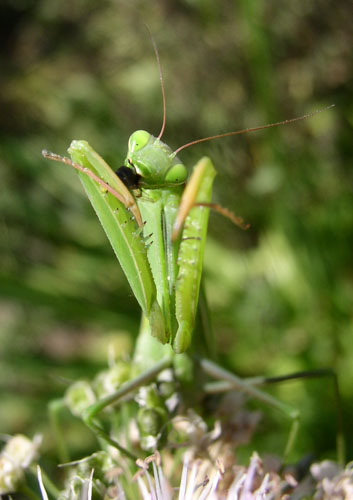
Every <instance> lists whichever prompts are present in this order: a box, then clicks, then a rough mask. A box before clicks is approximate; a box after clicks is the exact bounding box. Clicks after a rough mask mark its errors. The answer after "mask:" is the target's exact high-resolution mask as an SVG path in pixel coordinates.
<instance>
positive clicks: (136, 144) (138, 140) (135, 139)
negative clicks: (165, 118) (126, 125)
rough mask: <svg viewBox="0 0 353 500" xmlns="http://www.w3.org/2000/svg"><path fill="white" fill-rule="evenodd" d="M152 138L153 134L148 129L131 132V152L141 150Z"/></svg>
mask: <svg viewBox="0 0 353 500" xmlns="http://www.w3.org/2000/svg"><path fill="white" fill-rule="evenodd" d="M150 138H151V134H149V133H148V132H146V130H137V131H136V132H134V133H133V134H131V135H130V139H129V146H128V147H129V151H130V153H134V152H135V151H139V150H140V149H142V148H144V147H145V146H146V144H147V143H148V141H149V140H150Z"/></svg>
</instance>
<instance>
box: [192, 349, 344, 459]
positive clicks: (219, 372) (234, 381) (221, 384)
mask: <svg viewBox="0 0 353 500" xmlns="http://www.w3.org/2000/svg"><path fill="white" fill-rule="evenodd" d="M198 362H199V364H200V366H201V368H202V370H203V371H204V372H205V373H206V374H207V375H208V376H210V377H212V378H213V379H215V380H216V381H213V382H208V383H206V384H205V385H204V387H203V389H204V391H205V393H208V394H216V393H222V392H228V391H234V390H237V391H241V392H243V393H245V394H248V395H249V396H251V397H254V398H255V399H258V400H259V401H262V402H264V403H265V404H267V405H269V406H272V407H273V408H276V409H278V410H279V411H281V412H282V413H283V414H285V415H286V416H287V417H288V418H290V420H291V421H292V424H291V428H290V431H289V436H288V439H287V443H286V446H285V450H284V454H283V456H284V462H285V461H286V460H287V458H288V456H289V454H290V452H291V450H292V448H293V445H294V442H295V439H296V436H297V433H298V429H299V422H300V412H299V410H298V409H295V408H293V407H292V406H290V405H288V404H286V403H283V402H282V401H280V400H278V399H276V398H274V397H273V396H271V395H270V394H267V393H266V392H264V391H262V390H260V389H258V386H262V385H265V384H274V383H280V382H284V381H290V380H295V379H299V378H307V377H323V376H326V377H327V376H329V377H332V379H333V387H334V394H335V399H336V407H337V412H338V422H337V445H336V447H337V457H338V461H339V463H344V460H345V450H344V448H345V446H344V438H343V431H342V413H341V405H340V401H341V399H340V395H339V387H338V380H337V376H336V374H335V373H334V372H333V371H332V370H317V371H312V372H300V373H293V374H289V375H283V376H279V377H254V378H250V379H241V378H240V377H238V376H236V375H234V374H233V373H231V372H229V371H228V370H225V369H224V368H222V367H221V366H219V365H217V364H216V363H214V362H213V361H210V360H208V359H205V358H201V359H199V361H198Z"/></svg>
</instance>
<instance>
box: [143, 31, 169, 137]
mask: <svg viewBox="0 0 353 500" xmlns="http://www.w3.org/2000/svg"><path fill="white" fill-rule="evenodd" d="M145 26H146V29H147V31H148V33H149V35H150V37H151V41H152V45H153V50H154V53H155V56H156V60H157V65H158V72H159V81H160V82H161V91H162V101H163V121H162V128H161V131H160V132H159V135H158V139H161V138H162V135H163V133H164V129H165V123H166V119H167V107H166V104H165V89H164V80H163V73H162V66H161V60H160V57H159V52H158V48H157V44H156V42H155V41H154V38H153V35H152V33H151V30H150V29H149V27H148V25H147V24H145Z"/></svg>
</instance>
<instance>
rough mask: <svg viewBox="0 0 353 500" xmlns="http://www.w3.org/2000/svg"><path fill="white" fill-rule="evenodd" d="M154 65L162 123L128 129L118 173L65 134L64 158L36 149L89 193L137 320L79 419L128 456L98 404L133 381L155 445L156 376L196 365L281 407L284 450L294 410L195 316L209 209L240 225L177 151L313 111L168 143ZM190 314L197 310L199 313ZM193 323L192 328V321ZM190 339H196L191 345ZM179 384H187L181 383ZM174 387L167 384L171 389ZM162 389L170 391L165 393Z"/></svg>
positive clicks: (162, 417) (205, 174)
mask: <svg viewBox="0 0 353 500" xmlns="http://www.w3.org/2000/svg"><path fill="white" fill-rule="evenodd" d="M154 48H155V52H156V57H157V63H158V68H159V74H160V80H161V88H162V98H163V123H162V127H161V130H160V133H159V135H158V136H157V137H154V136H153V135H151V134H150V133H148V132H147V131H144V130H138V131H136V132H134V133H133V134H132V135H131V136H130V138H129V141H128V152H127V156H126V159H125V162H124V165H123V166H121V167H120V168H119V169H118V170H117V172H114V171H113V170H112V169H111V168H110V166H109V165H108V164H107V163H106V162H105V161H104V160H103V158H101V157H100V156H99V154H98V153H97V152H96V151H95V150H94V149H93V148H92V147H91V146H90V145H89V144H88V143H87V142H86V141H82V140H80V141H73V142H72V143H71V145H70V148H69V150H68V151H69V154H70V156H71V159H69V158H66V157H61V156H59V155H56V154H54V153H50V152H48V151H43V156H44V157H46V158H49V159H51V160H56V161H60V162H63V163H66V164H68V165H70V166H72V167H73V168H75V169H76V170H77V171H78V174H79V177H80V180H81V182H82V184H83V186H84V189H85V191H86V193H87V195H88V197H89V200H90V202H91V204H92V206H93V208H94V210H95V212H96V214H97V216H98V218H99V220H100V223H101V224H102V226H103V228H104V231H105V233H106V235H107V237H108V239H109V241H110V244H111V246H112V248H113V250H114V252H115V254H116V256H117V258H118V260H119V263H120V265H121V267H122V269H123V271H124V273H125V275H126V278H127V280H128V282H129V284H130V286H131V289H132V291H133V293H134V295H135V297H136V300H137V301H138V303H139V305H140V307H141V310H142V323H141V329H140V333H139V337H138V340H137V343H136V348H135V352H134V355H133V358H132V361H131V364H130V368H129V372H128V375H126V374H125V377H123V379H122V380H120V381H119V383H117V384H116V386H115V387H114V390H112V391H111V392H110V393H109V394H105V395H104V396H103V397H100V398H93V399H94V401H93V402H92V400H90V402H87V404H84V405H83V406H84V408H83V411H82V413H81V416H82V418H83V419H84V421H85V422H86V423H87V424H88V425H89V427H90V428H92V429H93V430H94V432H95V433H96V434H97V435H98V436H99V438H101V439H103V440H104V441H105V442H106V443H108V444H110V445H113V446H115V447H116V448H117V449H118V450H120V451H121V452H122V453H123V454H125V455H126V456H128V457H130V458H133V459H136V458H137V456H136V453H135V452H134V450H131V449H128V448H129V447H128V446H126V445H124V446H123V445H122V444H121V443H119V442H118V441H117V439H116V438H115V436H113V435H112V434H111V433H109V432H108V431H107V430H106V429H105V428H104V427H103V425H102V424H101V422H100V420H99V415H100V414H101V412H102V410H104V409H105V408H107V407H108V406H110V405H112V404H117V403H118V402H120V401H121V400H123V399H124V398H126V397H127V396H128V395H131V394H133V393H134V392H136V390H138V389H139V388H141V387H150V389H148V390H147V392H146V393H145V399H144V402H143V405H142V406H143V407H144V412H143V415H142V414H141V413H140V416H141V418H140V430H141V429H142V431H141V432H142V434H144V435H145V436H149V437H150V436H152V435H154V436H157V437H156V439H155V440H154V447H155V448H157V447H158V446H161V441H162V440H161V435H162V434H163V431H161V429H164V430H165V428H166V425H167V422H168V418H170V417H169V415H168V411H167V410H166V405H165V402H164V400H165V399H166V398H164V400H163V397H162V396H161V394H160V392H159V390H157V389H156V386H155V385H149V384H151V383H152V382H154V381H156V380H158V377H162V378H163V376H162V375H163V373H165V371H166V370H167V369H168V370H170V371H171V372H172V380H173V383H174V386H173V387H174V389H173V390H175V387H176V385H175V384H177V386H178V387H179V388H180V387H182V386H183V384H184V382H185V381H187V382H188V383H189V386H190V384H191V385H192V384H193V380H194V377H195V376H196V375H195V373H196V372H197V371H201V372H203V374H204V376H205V377H204V378H205V380H206V381H205V382H203V385H202V391H203V392H205V393H211V394H213V393H221V392H226V391H230V390H240V391H242V392H244V393H246V394H248V395H250V396H252V397H254V398H257V399H259V400H261V401H263V402H265V403H267V404H269V405H271V406H273V407H275V408H277V409H279V410H280V411H283V412H284V413H285V414H286V415H288V416H289V417H290V418H291V419H292V421H293V425H292V428H291V431H290V435H289V438H288V442H287V445H286V450H285V452H284V456H285V457H286V456H287V454H288V452H289V450H290V449H291V447H292V443H293V440H294V438H295V435H296V432H297V428H298V419H299V412H298V411H297V410H296V409H294V408H292V407H290V406H288V405H287V404H284V403H282V402H281V401H279V400H277V399H275V398H273V397H272V396H270V395H269V394H267V393H266V392H263V391H262V390H260V389H259V388H258V387H257V385H261V384H263V383H265V382H266V379H265V378H261V377H258V378H256V379H252V380H242V379H240V378H239V377H237V376H235V375H234V374H232V373H229V372H228V371H226V370H224V369H223V368H222V367H220V366H219V365H217V364H216V363H215V361H213V360H211V359H209V357H210V356H211V355H210V353H212V347H210V345H209V335H208V332H209V325H208V321H207V320H206V321H203V318H204V317H205V314H203V311H204V304H205V297H204V294H203V290H202V286H201V280H202V264H203V255H204V248H205V243H206V236H207V225H208V218H209V211H210V209H215V210H217V211H218V212H220V213H222V214H223V215H225V216H226V217H228V218H230V219H231V220H232V221H233V222H234V223H235V224H237V225H239V226H241V227H243V228H244V227H246V225H245V224H244V223H243V221H242V219H241V218H238V217H236V216H235V215H234V214H231V213H230V212H229V211H227V210H226V209H224V208H222V207H220V206H219V205H216V204H213V203H212V201H211V198H212V186H213V180H214V177H215V175H216V170H215V168H214V166H213V163H212V161H211V160H210V159H209V158H207V157H204V158H201V159H200V160H199V161H198V162H197V164H196V165H195V167H194V169H193V172H192V174H191V176H190V178H189V180H187V178H188V169H187V168H186V166H185V165H184V164H183V162H182V160H181V159H180V158H179V153H180V152H181V151H182V150H183V149H185V148H187V147H190V146H193V145H195V144H198V143H200V142H204V141H209V140H214V139H218V138H222V137H226V136H231V135H237V134H241V133H247V132H252V131H256V130H260V129H264V128H269V127H276V126H280V125H285V124H289V123H293V122H296V121H298V120H302V119H304V118H308V117H310V116H312V115H314V114H316V113H317V112H318V111H315V112H314V113H310V114H308V115H305V116H302V117H300V118H294V119H290V120H285V121H282V122H278V123H273V124H269V125H265V126H262V127H255V128H250V129H245V130H241V131H235V132H229V133H225V134H219V135H216V136H212V137H207V138H204V139H201V140H196V141H192V142H190V143H188V144H185V145H183V146H181V147H179V148H178V149H176V150H173V149H171V148H170V147H169V146H168V145H167V144H165V143H164V142H162V140H161V139H162V136H163V133H164V129H165V123H166V105H165V92H164V85H163V79H162V72H161V66H160V61H159V56H158V52H157V49H156V47H155V44H154ZM197 318H201V319H199V320H198V321H197ZM196 322H197V328H196V331H195V324H196ZM196 345H197V347H195V346H196ZM186 385H187V384H186ZM173 390H172V392H173ZM169 396H170V392H168V397H169Z"/></svg>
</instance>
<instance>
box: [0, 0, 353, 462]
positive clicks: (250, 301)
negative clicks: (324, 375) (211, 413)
mask: <svg viewBox="0 0 353 500" xmlns="http://www.w3.org/2000/svg"><path fill="white" fill-rule="evenodd" d="M349 7H350V5H349V3H348V2H347V1H345V2H341V3H340V4H339V5H338V6H337V5H336V4H333V3H332V2H326V3H324V4H318V3H317V2H313V1H309V2H306V3H305V5H304V4H301V3H298V4H290V5H287V6H285V7H284V5H283V3H282V2H273V1H271V2H263V3H259V2H255V1H254V0H251V1H248V0H242V1H240V2H231V1H225V2H216V1H212V0H208V1H198V0H194V1H192V0H181V1H179V2H172V1H170V0H169V1H166V2H162V1H161V2H154V3H151V2H148V1H147V0H140V1H136V2H129V1H118V2H112V1H111V2H110V1H106V2H98V1H97V0H90V1H86V2H85V1H80V0H73V1H72V2H70V4H67V3H66V2H56V1H54V0H37V1H35V0H27V1H16V2H12V1H9V0H7V1H5V2H4V3H3V4H2V7H1V8H0V19H1V21H0V23H1V41H2V44H1V46H2V53H1V55H0V57H1V68H2V69H1V95H0V107H1V113H0V133H1V136H0V140H1V142H0V165H1V170H0V176H1V183H2V196H1V198H0V207H1V238H0V240H1V243H0V246H1V270H0V273H1V275H0V276H1V279H0V299H1V302H0V318H1V324H0V339H1V360H0V381H1V414H0V432H1V433H3V434H5V433H7V434H15V433H18V432H21V433H25V434H26V435H28V436H32V435H33V434H34V433H35V432H41V433H43V432H44V445H43V446H44V450H46V451H48V455H49V456H50V455H54V454H55V449H54V446H53V442H52V439H51V430H50V428H49V423H48V422H49V421H48V416H47V405H48V402H49V401H50V400H52V399H53V398H56V397H60V396H62V394H63V392H64V391H65V389H66V387H67V386H68V384H69V383H70V382H73V381H75V380H78V379H82V378H93V377H94V375H95V374H96V373H97V372H98V371H99V370H100V369H102V368H103V367H105V366H106V360H107V349H108V346H109V345H114V346H115V350H117V351H118V352H121V353H122V354H124V353H125V354H126V353H128V352H129V351H130V350H131V347H132V344H133V340H134V336H136V334H137V332H138V327H139V321H140V311H139V307H138V304H137V303H136V301H135V299H134V297H133V296H132V294H131V291H130V289H129V286H128V283H127V281H126V279H125V277H124V275H123V273H122V271H121V269H120V268H119V266H118V265H117V262H116V259H115V257H114V255H113V252H112V251H111V248H110V246H109V244H108V242H107V240H106V238H105V235H104V233H103V231H102V228H101V227H100V225H99V223H98V222H97V220H96V218H95V216H94V214H93V211H92V209H91V207H90V205H89V203H88V201H87V199H86V196H85V194H84V192H83V190H82V188H81V186H80V183H79V182H78V179H77V176H76V174H75V172H73V171H71V170H70V169H69V168H68V167H65V166H61V165H56V164H50V163H48V162H47V161H45V160H44V159H43V158H42V157H41V150H42V149H43V148H46V149H50V150H53V151H55V152H58V153H61V154H66V150H67V148H68V146H69V144H70V142H71V140H72V139H85V140H87V141H89V143H90V144H91V145H92V146H93V147H94V149H95V150H96V151H98V152H99V153H100V154H101V155H102V156H103V157H104V158H105V159H106V160H107V161H108V162H109V163H110V165H111V166H112V168H115V169H116V168H118V167H119V166H120V165H122V163H123V159H124V158H125V155H126V150H127V141H128V138H129V136H130V134H131V132H132V131H134V130H136V129H139V128H142V129H145V130H148V131H150V132H151V133H154V134H158V131H159V129H160V125H161V119H162V107H161V95H160V86H159V78H158V70H157V64H156V61H155V57H154V53H153V48H152V44H151V43H150V39H149V36H148V33H147V31H146V29H145V27H144V24H143V23H145V22H146V23H147V24H148V25H149V27H150V30H151V31H152V33H153V36H154V37H155V39H156V42H157V45H158V48H159V51H160V55H161V61H162V67H163V73H164V79H165V86H166V96H167V127H166V132H165V135H164V140H165V141H166V142H167V143H168V144H169V145H170V146H171V147H175V148H177V147H179V146H181V145H182V144H184V143H186V142H188V141H191V140H193V139H197V138H200V137H204V136H208V135H212V134H216V133H221V132H227V131H230V130H236V129H238V128H239V129H240V128H244V127H251V126H255V125H261V124H265V123H268V122H272V121H278V120H282V119H286V118H292V117H294V116H300V115H302V114H305V113H307V112H310V111H313V110H315V109H317V108H323V107H325V106H327V105H329V104H331V103H335V105H336V107H335V108H333V109H331V110H329V111H327V112H325V113H322V114H319V115H317V116H315V117H314V118H312V119H309V120H306V121H304V122H300V123H298V124H295V125H290V126H288V127H282V128H280V129H272V130H268V131H262V132H259V133H255V134H251V135H245V136H241V137H239V138H231V137H230V138H227V139H222V140H220V141H216V142H213V143H205V144H200V145H198V146H195V147H194V148H190V149H187V150H185V151H183V152H182V153H181V156H182V159H183V161H184V162H185V164H187V165H190V166H191V165H193V164H195V163H196V160H197V159H198V158H200V157H201V156H202V155H204V154H207V155H208V156H210V157H211V158H212V160H213V162H214V164H215V165H216V168H217V171H218V175H217V178H216V181H215V189H214V192H215V200H216V201H218V202H220V203H222V205H224V206H227V207H229V208H230V209H231V210H233V211H234V212H235V213H237V214H240V215H241V216H243V217H244V218H245V220H246V221H248V222H250V223H251V228H250V229H249V230H248V231H247V232H242V231H239V230H237V229H235V228H234V227H233V226H232V225H231V224H230V223H229V221H227V220H225V219H224V220H223V219H222V218H220V217H219V216H218V215H214V214H213V215H212V216H211V218H210V224H209V232H210V235H209V239H208V242H207V245H206V254H205V271H204V272H205V277H206V290H207V295H208V298H209V302H210V308H211V313H212V319H213V326H214V332H215V335H216V340H217V345H218V350H219V358H220V361H221V362H222V364H223V365H224V366H226V367H227V368H229V369H232V370H233V371H234V372H235V373H237V374H240V375H241V376H254V375H267V376H274V375H280V374H283V373H290V372H294V371H299V370H309V369H316V368H322V367H331V368H333V369H334V370H335V371H336V372H337V374H338V376H339V381H340V384H341V390H342V394H343V408H344V419H345V422H346V431H347V427H348V423H350V422H351V421H352V418H353V405H352V396H353V386H352V384H351V380H352V377H353V364H352V362H351V360H352V356H353V322H352V297H353V280H352V279H353V272H352V265H351V262H352V257H351V255H352V250H351V249H352V247H353V241H352V240H353V236H352V234H353V233H352V227H353V202H352V185H353V182H352V181H353V171H352V168H351V163H352V162H351V157H352V140H351V130H350V129H351V127H352V103H353V101H352V93H351V88H352V87H351V85H350V84H351V83H352V67H351V60H350V36H351V25H350V24H351V23H350V15H349V13H350V9H349ZM271 393H273V394H276V395H277V396H278V397H279V398H280V399H282V400H283V401H286V402H289V403H291V404H292V405H294V406H296V407H299V408H300V409H301V411H302V412H303V420H304V423H303V426H302V427H301V430H300V435H299V440H298V443H297V445H296V456H297V458H300V457H302V456H303V455H305V454H308V453H313V454H315V455H316V456H318V457H321V458H323V457H325V458H326V457H334V453H335V452H334V446H335V432H336V430H335V418H336V414H335V406H334V398H333V392H332V391H331V384H329V383H328V382H327V381H323V380H322V379H321V380H315V381H308V380H306V381H300V382H290V383H287V384H283V385H282V386H276V387H275V388H272V389H271ZM251 405H252V407H253V408H255V409H258V408H261V410H262V412H263V414H264V417H263V421H262V424H261V430H260V431H259V432H258V434H257V436H255V438H254V439H255V440H256V441H255V443H254V442H252V443H251V446H250V449H257V450H258V451H259V452H260V453H265V452H269V453H280V452H281V450H282V449H283V443H284V442H285V436H286V435H287V432H288V424H287V422H284V421H283V419H282V417H281V416H279V417H278V416H277V414H275V413H274V412H273V411H272V410H269V409H268V408H266V407H264V406H262V405H259V403H258V402H256V401H251ZM272 419H275V421H273V420H272ZM348 431H349V429H348ZM81 432H83V433H84V436H85V439H84V440H83V439H82V437H81ZM67 436H68V441H70V442H71V443H72V447H73V453H74V456H77V457H82V456H83V454H85V453H87V452H89V451H90V448H89V447H90V445H91V444H92V443H93V440H92V441H91V442H90V441H89V437H90V434H89V432H88V431H87V434H86V431H85V430H84V429H81V426H80V425H79V423H77V424H76V423H72V422H71V420H70V419H68V426H67ZM346 438H347V440H348V458H351V457H352V452H353V449H352V448H353V443H352V437H351V435H350V433H349V432H346ZM244 453H245V451H244ZM246 453H248V450H247V451H246Z"/></svg>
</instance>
